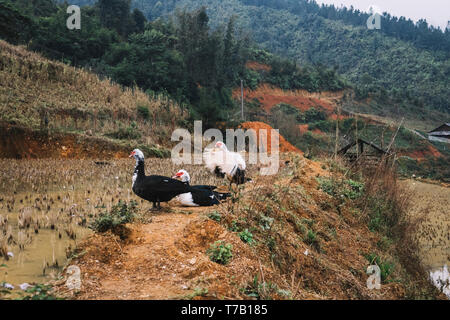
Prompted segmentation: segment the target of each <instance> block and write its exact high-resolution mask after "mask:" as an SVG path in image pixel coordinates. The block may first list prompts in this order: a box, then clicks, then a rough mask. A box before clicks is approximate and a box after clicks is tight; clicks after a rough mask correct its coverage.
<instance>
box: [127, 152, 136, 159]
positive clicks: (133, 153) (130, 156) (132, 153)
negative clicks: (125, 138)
mask: <svg viewBox="0 0 450 320" xmlns="http://www.w3.org/2000/svg"><path fill="white" fill-rule="evenodd" d="M135 154H136V152H134V151H133V152H131V154H130V155H129V156H128V158H133V157H134V155H135Z"/></svg>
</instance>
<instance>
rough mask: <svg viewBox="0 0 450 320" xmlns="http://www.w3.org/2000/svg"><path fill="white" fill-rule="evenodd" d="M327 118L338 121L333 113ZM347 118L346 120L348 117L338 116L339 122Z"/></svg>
mask: <svg viewBox="0 0 450 320" xmlns="http://www.w3.org/2000/svg"><path fill="white" fill-rule="evenodd" d="M329 117H330V119H331V120H337V119H338V115H337V114H335V113H333V114H331V115H330V116H329ZM347 118H348V116H344V115H340V116H339V120H344V119H347Z"/></svg>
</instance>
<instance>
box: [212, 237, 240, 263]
mask: <svg viewBox="0 0 450 320" xmlns="http://www.w3.org/2000/svg"><path fill="white" fill-rule="evenodd" d="M232 249H233V246H232V245H231V244H229V243H224V242H223V241H222V240H219V241H216V242H214V243H213V244H212V245H211V247H210V248H209V249H208V250H207V251H206V253H207V254H208V256H209V258H210V259H211V261H213V262H216V263H219V264H223V265H225V264H227V263H228V262H229V261H230V259H231V258H232V257H233V254H232V252H231V250H232Z"/></svg>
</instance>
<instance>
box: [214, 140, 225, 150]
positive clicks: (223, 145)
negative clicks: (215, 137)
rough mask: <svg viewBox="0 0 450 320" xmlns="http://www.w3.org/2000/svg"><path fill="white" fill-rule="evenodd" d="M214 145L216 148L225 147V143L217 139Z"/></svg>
mask: <svg viewBox="0 0 450 320" xmlns="http://www.w3.org/2000/svg"><path fill="white" fill-rule="evenodd" d="M215 147H216V148H217V149H223V148H224V147H225V144H224V143H223V142H222V141H219V142H217V143H216V145H215Z"/></svg>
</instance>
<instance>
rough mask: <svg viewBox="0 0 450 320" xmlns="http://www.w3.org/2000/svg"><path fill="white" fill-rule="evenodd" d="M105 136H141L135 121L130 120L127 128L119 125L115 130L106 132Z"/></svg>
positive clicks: (125, 138)
mask: <svg viewBox="0 0 450 320" xmlns="http://www.w3.org/2000/svg"><path fill="white" fill-rule="evenodd" d="M106 136H107V137H110V138H113V139H119V140H137V139H139V138H141V136H142V135H141V133H140V132H139V131H138V128H137V124H136V122H134V121H133V122H132V123H131V125H130V126H129V127H127V128H123V127H119V129H118V130H117V131H114V132H110V133H107V134H106Z"/></svg>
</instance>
